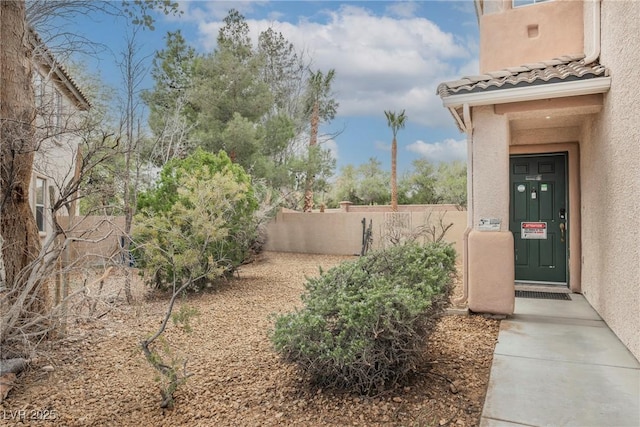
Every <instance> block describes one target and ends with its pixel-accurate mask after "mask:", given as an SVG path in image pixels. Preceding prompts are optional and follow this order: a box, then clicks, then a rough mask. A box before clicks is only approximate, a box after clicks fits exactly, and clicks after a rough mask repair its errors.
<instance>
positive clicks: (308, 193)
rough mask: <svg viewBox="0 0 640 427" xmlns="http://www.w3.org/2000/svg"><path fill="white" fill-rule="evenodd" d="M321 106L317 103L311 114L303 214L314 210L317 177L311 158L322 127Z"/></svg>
mask: <svg viewBox="0 0 640 427" xmlns="http://www.w3.org/2000/svg"><path fill="white" fill-rule="evenodd" d="M319 108H320V106H319V105H318V103H317V102H316V103H315V104H314V105H313V112H312V113H311V134H310V137H309V160H310V162H309V163H310V164H309V165H308V167H309V168H310V169H309V170H308V172H307V177H306V179H305V185H304V206H303V208H302V211H303V212H311V210H312V209H313V181H314V179H315V176H314V174H313V172H312V169H313V168H314V166H313V165H312V164H311V156H312V150H313V147H315V146H316V145H318V127H319V126H320V111H319Z"/></svg>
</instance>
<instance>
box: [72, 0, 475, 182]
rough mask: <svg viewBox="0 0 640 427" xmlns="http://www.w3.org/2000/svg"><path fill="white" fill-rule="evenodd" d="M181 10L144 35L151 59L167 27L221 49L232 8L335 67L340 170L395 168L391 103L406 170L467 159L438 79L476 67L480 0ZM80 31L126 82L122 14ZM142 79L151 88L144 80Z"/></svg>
mask: <svg viewBox="0 0 640 427" xmlns="http://www.w3.org/2000/svg"><path fill="white" fill-rule="evenodd" d="M180 7H181V8H182V10H183V11H184V13H183V14H182V15H181V16H179V17H175V16H162V15H158V17H157V22H156V29H155V31H148V30H146V31H144V32H142V34H139V43H140V55H141V56H148V65H147V66H148V67H149V68H150V66H151V59H152V56H153V53H154V51H155V50H156V49H162V48H163V47H164V36H165V34H166V32H167V31H175V30H177V29H180V30H181V31H182V33H183V35H184V36H185V38H186V39H187V42H188V43H190V44H191V45H192V46H193V47H195V48H196V50H197V51H199V52H210V51H212V50H213V49H215V43H216V36H217V33H218V29H219V28H220V27H221V25H222V19H223V18H224V17H225V16H226V15H227V12H228V10H229V9H230V8H235V9H237V10H239V11H240V12H241V13H242V14H243V15H244V16H245V18H246V20H247V23H248V24H249V27H250V30H251V33H252V34H253V35H254V39H257V34H258V33H259V32H261V31H263V30H265V29H266V28H268V27H269V26H271V27H273V28H274V29H275V30H277V31H280V32H281V33H282V34H283V35H284V36H285V37H286V38H287V39H288V40H289V41H291V42H292V43H294V45H295V46H296V47H297V48H298V49H304V50H305V51H306V52H307V53H308V54H309V55H310V56H311V57H312V59H313V68H315V69H321V70H325V71H326V70H328V69H331V68H334V69H335V70H336V77H335V85H334V95H335V98H336V99H337V101H338V102H339V104H340V107H339V109H338V115H337V117H336V119H335V120H334V121H333V122H332V123H331V124H330V125H328V126H326V127H325V131H326V132H335V131H340V130H341V131H342V132H341V133H340V134H339V135H338V136H336V137H335V139H333V140H330V141H328V142H326V146H327V147H329V148H330V149H331V150H332V151H333V153H334V155H335V157H336V159H337V165H338V169H339V168H340V167H342V166H345V165H347V164H353V165H359V164H362V163H366V162H367V161H368V159H369V158H370V157H375V158H377V159H378V160H379V161H380V162H381V163H382V166H383V168H384V169H386V170H388V169H390V143H391V139H392V134H391V130H390V129H389V128H388V126H387V123H386V118H385V115H384V110H392V111H397V112H400V111H401V110H403V109H404V110H406V115H407V116H408V120H407V124H406V128H405V129H403V130H400V132H399V133H398V165H399V169H400V171H402V170H407V169H408V168H410V165H411V162H412V161H413V160H414V159H416V158H420V157H425V158H427V159H429V160H430V161H432V162H439V161H450V160H464V159H465V156H466V149H465V142H464V135H462V134H461V133H460V132H459V131H458V130H457V128H456V126H455V124H454V121H453V119H452V118H451V116H450V115H449V113H448V112H447V111H446V110H445V109H444V108H443V107H442V104H441V101H440V98H439V97H438V96H437V95H436V87H437V85H438V84H439V83H440V82H442V81H446V80H453V79H457V78H458V77H460V76H462V75H471V74H477V70H478V58H477V52H478V28H477V21H476V16H475V11H474V6H473V1H471V0H465V1H392V2H385V1H351V2H343V1H234V2H226V1H189V2H180ZM76 22H77V23H76V24H75V26H74V28H73V31H75V32H79V33H82V34H84V35H85V36H86V37H87V38H88V39H90V40H92V41H97V42H101V43H103V44H105V45H106V46H107V48H108V49H109V50H110V51H111V52H112V53H109V51H108V50H107V51H105V52H103V53H101V54H100V56H99V57H93V58H88V61H89V62H90V64H89V68H90V69H92V70H94V72H95V73H96V74H97V75H99V76H100V77H101V78H102V79H103V80H104V81H105V82H106V83H107V84H110V85H113V86H115V87H117V86H118V82H119V78H120V77H119V76H120V72H119V70H118V69H117V67H116V66H115V64H114V62H115V61H114V55H117V54H118V52H120V51H121V50H122V46H123V44H124V41H125V33H126V31H127V29H126V25H125V23H124V21H123V20H115V19H114V18H113V17H109V16H100V15H93V16H91V17H89V18H88V19H85V20H82V21H76ZM143 86H145V87H149V88H150V87H151V86H152V81H151V80H150V79H146V80H145V81H144V84H143Z"/></svg>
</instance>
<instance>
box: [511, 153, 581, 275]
mask: <svg viewBox="0 0 640 427" xmlns="http://www.w3.org/2000/svg"><path fill="white" fill-rule="evenodd" d="M566 160H567V156H566V154H554V155H546V156H513V157H511V159H510V170H511V173H510V188H511V190H510V191H511V207H510V210H511V212H510V218H509V229H510V230H511V232H512V233H513V238H514V244H515V263H516V280H517V281H524V282H555V283H567V242H568V230H567V224H568V221H567V219H568V218H569V212H568V206H567V202H566V200H567V199H566V193H567V191H566Z"/></svg>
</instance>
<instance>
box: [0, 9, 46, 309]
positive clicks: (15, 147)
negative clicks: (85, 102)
mask: <svg viewBox="0 0 640 427" xmlns="http://www.w3.org/2000/svg"><path fill="white" fill-rule="evenodd" d="M0 40H2V43H0V99H2V102H1V103H0V145H1V149H0V150H1V153H2V154H1V156H2V157H1V158H0V166H1V173H0V175H1V178H0V191H1V192H2V193H1V195H0V200H1V206H0V234H1V235H2V240H3V241H4V242H3V246H2V264H3V266H4V269H5V280H6V284H7V287H8V288H10V289H13V288H15V287H16V286H20V284H19V283H18V278H19V273H20V271H22V270H23V269H24V267H26V266H27V265H28V264H29V263H30V262H31V261H33V260H34V259H35V258H36V257H37V255H38V253H39V250H40V240H39V237H38V229H37V226H36V223H35V218H34V216H33V213H32V211H31V207H30V205H29V186H30V183H31V175H32V171H33V159H34V153H35V150H36V143H35V128H34V120H35V94H34V91H33V84H32V82H31V76H32V69H31V67H32V63H31V48H30V47H29V46H30V45H29V43H28V41H27V40H28V33H27V26H26V23H25V3H24V1H2V2H0ZM39 292H40V294H41V296H42V298H39V299H40V305H41V307H39V308H38V307H31V310H30V311H41V310H43V309H44V308H46V305H45V301H46V298H45V296H46V295H47V289H46V286H42V287H40V291H39Z"/></svg>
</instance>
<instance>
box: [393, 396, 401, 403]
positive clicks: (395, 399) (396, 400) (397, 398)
mask: <svg viewBox="0 0 640 427" xmlns="http://www.w3.org/2000/svg"><path fill="white" fill-rule="evenodd" d="M393 401H394V402H398V403H400V402H402V398H401V397H398V396H396V397H394V398H393Z"/></svg>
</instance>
